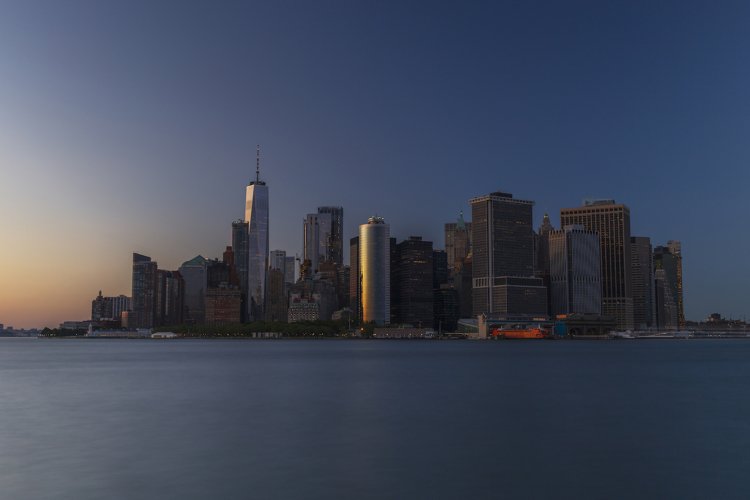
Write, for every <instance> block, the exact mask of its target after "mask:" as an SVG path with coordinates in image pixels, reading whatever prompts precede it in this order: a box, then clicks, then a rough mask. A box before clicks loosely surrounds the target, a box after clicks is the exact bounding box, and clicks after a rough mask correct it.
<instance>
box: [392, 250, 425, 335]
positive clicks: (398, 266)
mask: <svg viewBox="0 0 750 500" xmlns="http://www.w3.org/2000/svg"><path fill="white" fill-rule="evenodd" d="M432 255H433V251H432V242H431V241H423V240H422V238H421V237H418V236H411V237H410V238H409V239H408V240H404V241H402V242H401V243H398V244H397V245H396V252H395V271H394V273H393V277H394V280H393V281H392V282H391V283H392V284H391V298H392V299H393V298H395V300H392V302H391V304H392V307H395V310H394V311H392V316H393V322H394V323H397V324H409V325H413V326H415V327H419V328H423V327H429V326H432V324H433V321H434V317H433V300H434V297H433V290H434V288H433V274H432V271H433V263H432ZM394 296H395V297H394Z"/></svg>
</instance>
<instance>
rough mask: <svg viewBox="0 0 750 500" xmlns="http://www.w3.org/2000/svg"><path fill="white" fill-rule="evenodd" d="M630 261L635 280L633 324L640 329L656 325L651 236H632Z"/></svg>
mask: <svg viewBox="0 0 750 500" xmlns="http://www.w3.org/2000/svg"><path fill="white" fill-rule="evenodd" d="M630 262H631V267H632V271H631V273H632V280H633V325H634V326H635V328H636V329H639V330H644V329H648V328H652V327H655V326H656V316H655V315H656V309H655V303H656V296H655V289H654V258H653V249H652V248H651V239H650V238H648V237H646V236H631V237H630Z"/></svg>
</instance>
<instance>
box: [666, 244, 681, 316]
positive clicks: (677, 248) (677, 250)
mask: <svg viewBox="0 0 750 500" xmlns="http://www.w3.org/2000/svg"><path fill="white" fill-rule="evenodd" d="M667 248H669V251H670V252H672V255H674V256H675V257H676V258H677V276H676V279H677V322H678V323H679V326H680V328H685V304H684V303H683V300H682V243H680V242H679V241H676V240H669V241H667Z"/></svg>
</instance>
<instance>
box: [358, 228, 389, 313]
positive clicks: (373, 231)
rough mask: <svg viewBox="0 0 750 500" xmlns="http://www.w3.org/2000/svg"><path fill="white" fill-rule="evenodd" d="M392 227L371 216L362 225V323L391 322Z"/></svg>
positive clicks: (360, 231)
mask: <svg viewBox="0 0 750 500" xmlns="http://www.w3.org/2000/svg"><path fill="white" fill-rule="evenodd" d="M390 236H391V235H390V226H388V224H386V223H385V221H384V220H383V218H382V217H370V218H369V219H368V220H367V224H362V225H361V226H359V268H360V272H361V279H362V320H363V321H364V322H365V323H369V322H375V324H377V325H385V324H388V323H390V321H391V241H390Z"/></svg>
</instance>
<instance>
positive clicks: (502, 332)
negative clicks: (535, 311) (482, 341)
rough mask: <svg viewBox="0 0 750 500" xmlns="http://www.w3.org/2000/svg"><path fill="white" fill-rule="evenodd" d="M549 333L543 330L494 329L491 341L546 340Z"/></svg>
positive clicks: (537, 328) (536, 328) (535, 328)
mask: <svg viewBox="0 0 750 500" xmlns="http://www.w3.org/2000/svg"><path fill="white" fill-rule="evenodd" d="M547 337H549V332H547V330H545V329H543V328H539V327H534V328H508V329H504V328H494V329H493V330H492V338H493V339H546V338H547Z"/></svg>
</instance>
